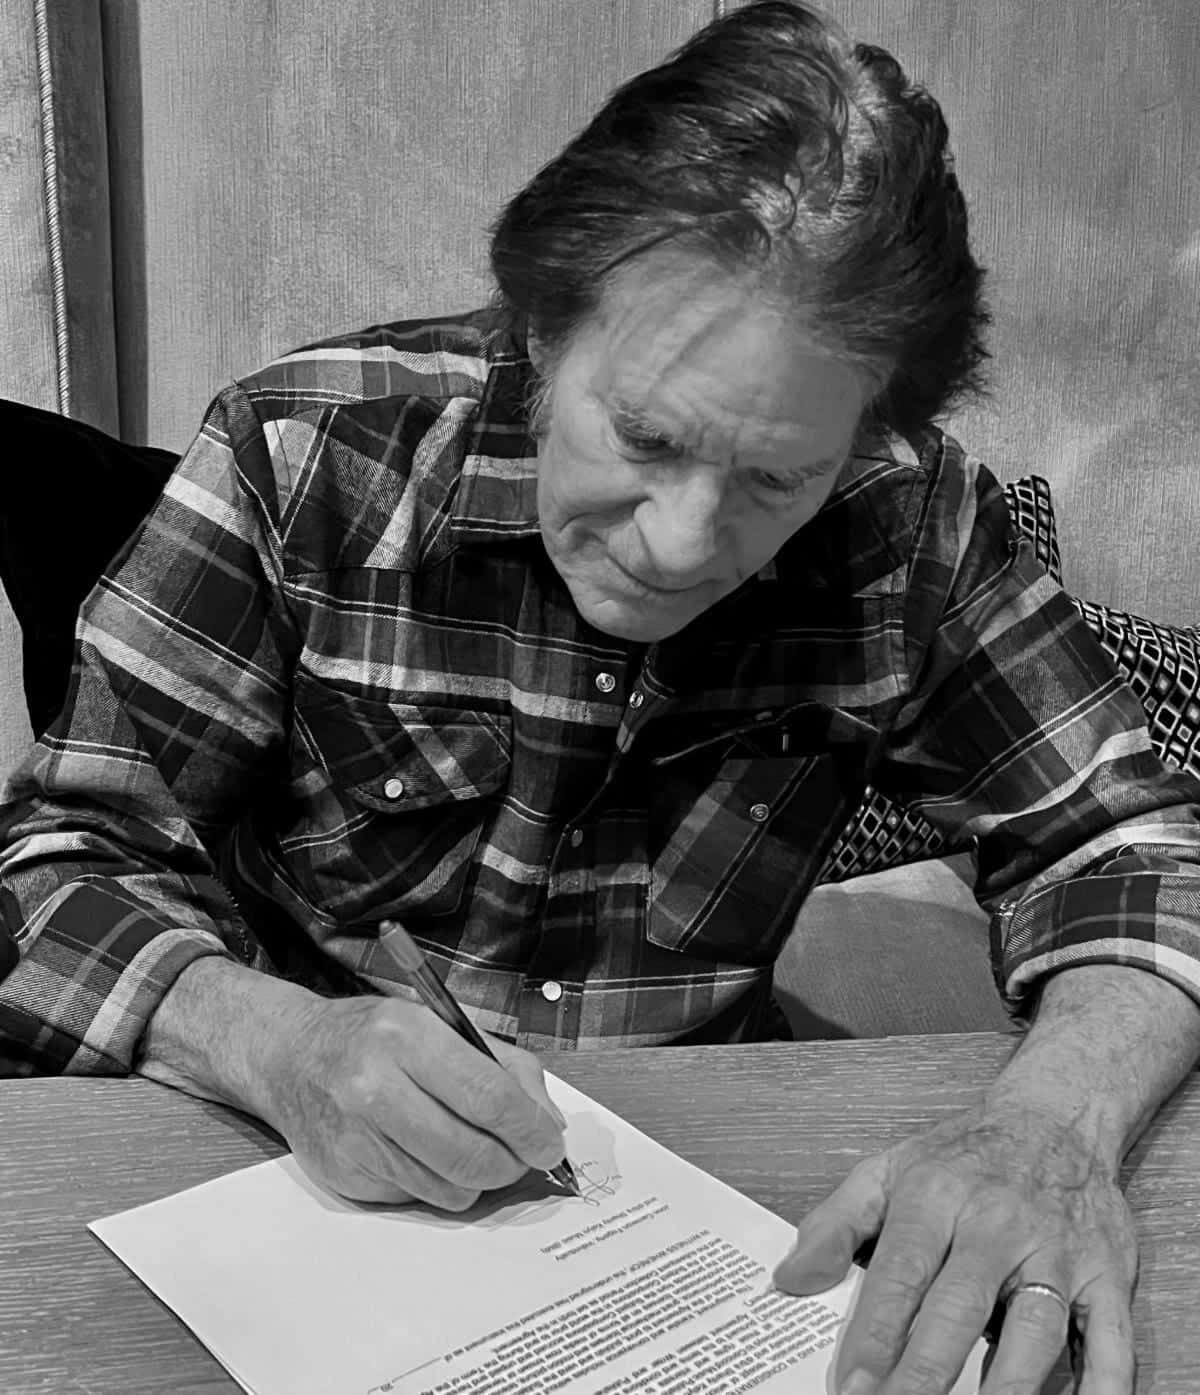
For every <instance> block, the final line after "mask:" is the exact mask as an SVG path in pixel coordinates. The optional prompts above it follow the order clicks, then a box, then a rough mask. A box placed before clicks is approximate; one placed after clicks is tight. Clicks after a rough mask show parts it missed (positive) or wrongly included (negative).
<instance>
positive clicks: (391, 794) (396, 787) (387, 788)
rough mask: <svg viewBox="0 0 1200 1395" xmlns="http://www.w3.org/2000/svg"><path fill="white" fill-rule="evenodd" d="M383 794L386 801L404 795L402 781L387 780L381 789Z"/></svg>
mask: <svg viewBox="0 0 1200 1395" xmlns="http://www.w3.org/2000/svg"><path fill="white" fill-rule="evenodd" d="M383 793H384V796H385V797H386V798H387V799H399V798H400V796H401V795H402V794H403V793H404V781H403V780H389V781H388V782H387V783H386V784H385V785H384V787H383Z"/></svg>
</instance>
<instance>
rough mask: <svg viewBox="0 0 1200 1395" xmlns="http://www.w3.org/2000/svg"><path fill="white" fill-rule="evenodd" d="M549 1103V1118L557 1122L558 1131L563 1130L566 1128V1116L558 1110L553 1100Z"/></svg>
mask: <svg viewBox="0 0 1200 1395" xmlns="http://www.w3.org/2000/svg"><path fill="white" fill-rule="evenodd" d="M549 1103H550V1115H551V1117H552V1118H554V1119H557V1120H558V1127H559V1128H560V1129H565V1128H566V1127H567V1116H566V1115H565V1114H564V1113H563V1112H562V1110H561V1109H559V1107H558V1105H556V1104H555V1103H554V1102H553V1100H551V1101H550V1102H549Z"/></svg>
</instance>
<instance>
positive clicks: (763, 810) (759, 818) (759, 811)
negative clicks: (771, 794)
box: [750, 804, 771, 823]
mask: <svg viewBox="0 0 1200 1395" xmlns="http://www.w3.org/2000/svg"><path fill="white" fill-rule="evenodd" d="M770 815H771V806H770V805H769V804H751V806H750V817H751V818H752V819H753V820H754V822H755V823H765V822H766V821H767V819H768V818H769V817H770Z"/></svg>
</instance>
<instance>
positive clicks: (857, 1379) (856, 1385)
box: [838, 1368, 875, 1395]
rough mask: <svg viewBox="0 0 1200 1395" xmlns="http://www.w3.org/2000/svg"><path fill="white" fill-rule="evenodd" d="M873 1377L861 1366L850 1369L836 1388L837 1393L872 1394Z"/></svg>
mask: <svg viewBox="0 0 1200 1395" xmlns="http://www.w3.org/2000/svg"><path fill="white" fill-rule="evenodd" d="M874 1389H875V1377H874V1376H873V1375H871V1373H870V1372H869V1371H864V1370H862V1369H861V1368H860V1369H859V1370H857V1371H851V1372H850V1374H849V1375H848V1376H847V1377H846V1379H845V1380H844V1381H843V1382H842V1384H841V1386H840V1387H839V1389H838V1395H872V1391H874Z"/></svg>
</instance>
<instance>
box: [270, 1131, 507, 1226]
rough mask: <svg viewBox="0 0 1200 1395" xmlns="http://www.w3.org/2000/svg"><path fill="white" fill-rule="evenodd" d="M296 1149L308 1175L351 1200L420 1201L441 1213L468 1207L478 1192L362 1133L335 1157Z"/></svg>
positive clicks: (394, 1203) (387, 1203) (393, 1203)
mask: <svg viewBox="0 0 1200 1395" xmlns="http://www.w3.org/2000/svg"><path fill="white" fill-rule="evenodd" d="M294 1152H295V1157H296V1159H297V1161H298V1162H299V1163H300V1165H301V1167H303V1169H304V1171H305V1172H307V1173H308V1174H309V1176H310V1177H312V1178H314V1179H315V1180H316V1181H317V1182H319V1183H321V1185H322V1186H325V1187H328V1188H329V1190H330V1191H333V1192H336V1193H337V1194H338V1195H339V1196H344V1197H346V1198H347V1199H348V1200H350V1201H366V1202H372V1203H375V1204H378V1205H385V1206H403V1205H407V1204H408V1203H410V1202H414V1201H420V1202H425V1203H427V1204H428V1205H430V1206H437V1207H439V1208H440V1209H441V1210H443V1211H465V1210H467V1208H468V1207H470V1206H473V1205H474V1204H475V1202H476V1201H478V1200H479V1196H480V1192H479V1190H478V1189H472V1188H469V1187H459V1186H456V1185H455V1184H454V1183H453V1182H448V1181H447V1180H446V1179H445V1178H444V1177H442V1176H440V1175H439V1174H438V1173H436V1172H434V1171H433V1170H432V1169H431V1168H428V1167H426V1166H425V1164H424V1163H422V1162H419V1161H418V1160H417V1159H416V1158H414V1157H411V1156H410V1155H409V1154H407V1153H405V1152H404V1151H403V1150H402V1149H400V1148H397V1147H396V1146H395V1145H394V1144H392V1143H390V1142H387V1143H381V1144H379V1145H378V1146H376V1147H372V1146H371V1144H370V1143H368V1142H367V1141H366V1140H365V1139H364V1138H363V1136H362V1135H358V1136H356V1137H354V1138H353V1140H351V1141H350V1142H349V1143H348V1144H347V1146H345V1147H343V1148H342V1149H339V1150H338V1151H337V1153H336V1154H333V1155H330V1154H329V1153H327V1152H325V1151H323V1150H318V1151H316V1152H309V1151H308V1150H307V1149H306V1148H304V1147H297V1148H296V1149H295V1150H294Z"/></svg>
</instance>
